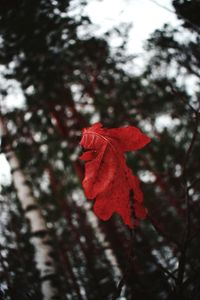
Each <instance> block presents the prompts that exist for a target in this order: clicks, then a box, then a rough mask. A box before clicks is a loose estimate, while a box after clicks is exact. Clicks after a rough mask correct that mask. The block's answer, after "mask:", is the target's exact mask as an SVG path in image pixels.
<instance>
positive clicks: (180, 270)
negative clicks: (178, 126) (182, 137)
mask: <svg viewBox="0 0 200 300" xmlns="http://www.w3.org/2000/svg"><path fill="white" fill-rule="evenodd" d="M192 111H194V109H192ZM198 126H199V110H195V124H194V130H193V134H192V139H191V141H190V144H189V146H188V149H187V151H186V154H185V159H184V162H183V172H182V180H183V189H184V194H185V204H186V226H185V230H184V234H183V243H182V249H181V253H180V257H179V264H178V275H177V281H176V288H177V289H178V292H180V291H181V287H182V284H183V279H184V273H185V267H186V254H187V251H188V247H189V242H190V235H191V203H190V196H189V187H191V185H190V186H189V187H188V179H187V165H188V163H189V159H190V156H191V154H192V151H193V148H194V144H195V142H196V140H197V135H198Z"/></svg>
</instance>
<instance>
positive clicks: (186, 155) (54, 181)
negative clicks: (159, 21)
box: [0, 0, 200, 300]
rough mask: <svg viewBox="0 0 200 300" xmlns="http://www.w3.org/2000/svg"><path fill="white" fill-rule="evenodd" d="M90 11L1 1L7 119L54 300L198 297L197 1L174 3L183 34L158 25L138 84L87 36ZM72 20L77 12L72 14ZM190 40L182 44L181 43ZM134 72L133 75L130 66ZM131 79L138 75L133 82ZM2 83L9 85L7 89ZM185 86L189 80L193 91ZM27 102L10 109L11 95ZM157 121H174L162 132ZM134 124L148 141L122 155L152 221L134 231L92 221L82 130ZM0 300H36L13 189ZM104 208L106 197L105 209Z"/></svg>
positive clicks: (0, 266)
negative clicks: (35, 209)
mask: <svg viewBox="0 0 200 300" xmlns="http://www.w3.org/2000/svg"><path fill="white" fill-rule="evenodd" d="M85 4H86V3H85V1H75V0H73V1H72V0H71V1H65V0H59V1H57V0H37V1H36V0H31V1H26V0H20V1H2V3H1V6H0V37H1V45H0V64H1V66H3V68H2V83H1V95H2V99H3V100H2V106H1V110H2V115H3V117H4V120H6V121H7V127H8V129H9V137H7V141H6V140H4V141H3V143H2V152H3V151H5V149H6V147H5V144H6V143H8V140H9V143H11V144H12V149H13V150H14V151H15V153H16V155H17V156H18V158H19V160H20V164H21V168H22V170H23V172H24V173H25V174H26V176H27V179H28V181H29V185H30V186H31V189H32V191H33V194H34V196H35V198H36V199H37V201H38V205H39V206H40V207H41V210H42V212H43V216H44V218H45V221H46V224H47V227H48V230H49V234H50V235H51V237H52V241H53V247H54V250H55V251H54V253H52V255H53V256H54V260H55V265H56V268H57V276H56V278H54V279H53V280H52V282H53V284H54V285H56V286H57V287H58V289H59V292H60V294H59V295H58V299H91V300H92V299H94V300H96V299H117V297H120V295H122V294H123V295H124V297H125V298H126V299H141V300H142V299H145V300H146V299H152V300H157V299H174V300H175V299H181V300H184V299H188V300H189V299H193V300H198V299H199V297H200V283H199V282H200V281H199V275H200V260H199V247H200V239H199V234H198V233H199V219H200V207H199V200H200V199H199V193H200V180H199V179H200V169H199V153H200V145H199V118H200V116H199V101H200V100H199V95H200V90H199V85H198V84H199V77H200V72H199V67H200V50H199V49H200V48H199V18H198V11H199V9H198V8H199V1H173V5H174V7H175V9H176V12H177V15H178V17H179V18H181V17H182V19H181V20H182V21H183V25H184V27H180V28H176V29H174V28H171V26H169V25H165V26H164V27H163V28H161V29H158V30H156V31H155V32H154V33H153V34H152V36H151V37H150V39H149V40H148V42H147V44H146V49H147V50H148V51H149V62H148V64H147V66H146V67H145V71H144V72H143V74H141V75H137V76H136V75H132V74H128V73H127V72H126V71H125V70H124V69H125V68H122V67H121V66H122V65H124V66H125V65H126V63H127V62H128V63H129V64H130V63H132V62H131V61H130V58H127V57H126V56H125V55H124V54H123V49H124V47H123V46H122V47H121V48H119V49H118V51H117V52H115V53H113V52H112V51H111V50H110V47H109V44H108V42H107V40H106V37H101V38H99V37H96V36H93V35H92V34H91V32H92V28H93V27H92V24H91V22H90V20H89V18H88V17H87V16H85V15H84V14H83V8H84V5H85ZM75 12H76V13H75ZM183 33H184V34H186V38H185V39H180V38H179V37H180V34H183ZM133 71H134V67H133ZM133 73H134V72H133ZM3 78H5V79H6V80H7V82H8V85H4V83H3ZM188 82H192V86H194V88H191V86H190V84H188ZM17 83H18V84H19V86H20V88H21V93H22V94H23V96H24V99H25V103H24V106H23V107H22V108H18V109H10V108H9V109H8V107H7V99H8V98H7V97H8V95H9V94H10V93H11V92H10V87H12V86H14V87H15V86H16V84H17ZM160 117H164V119H163V120H166V119H167V120H169V122H168V123H166V124H164V126H163V125H162V126H161V127H160V126H158V122H159V120H161V119H160ZM98 118H99V119H100V120H101V122H102V123H103V124H104V125H105V126H108V127H109V126H122V125H126V124H130V125H135V126H138V127H140V128H142V129H143V131H144V132H145V131H146V132H147V133H148V135H150V136H151V137H152V139H153V141H152V143H151V145H150V146H148V147H147V148H146V149H144V150H142V151H141V152H140V153H139V152H138V153H137V152H136V154H135V155H134V156H133V155H128V161H129V166H130V168H134V171H137V172H138V175H139V176H140V177H141V179H142V181H145V183H144V184H143V190H144V194H145V205H146V207H148V211H149V216H148V219H147V220H146V221H143V222H142V224H141V225H140V226H139V227H138V228H137V229H136V230H134V232H132V231H129V229H128V228H127V227H125V225H124V224H122V222H121V220H120V219H119V218H118V217H117V216H114V217H113V218H112V219H111V220H110V221H108V222H102V221H99V220H97V219H96V217H95V216H94V215H93V213H92V209H91V205H90V203H89V202H87V201H86V199H84V196H83V193H82V191H81V188H80V179H81V178H82V176H83V165H82V164H80V162H79V160H78V158H77V157H78V154H79V153H80V149H79V147H78V143H79V140H80V133H81V129H82V128H83V127H86V126H87V125H88V124H89V123H91V122H93V121H94V120H96V119H98ZM0 201H1V202H0V206H1V211H2V214H3V212H4V210H5V211H6V214H4V215H3V216H2V218H1V224H0V232H1V237H2V238H1V239H0V254H1V255H0V260H1V261H0V280H1V286H0V296H1V297H2V298H3V299H5V300H9V299H21V300H25V299H41V298H42V295H41V291H40V286H41V278H40V274H39V271H38V270H37V269H36V265H35V261H34V249H33V248H32V245H31V243H30V229H29V224H28V223H27V221H26V219H25V218H24V212H23V210H22V208H21V207H20V203H19V201H18V199H17V198H16V193H15V191H14V190H13V187H12V186H9V187H5V186H3V187H2V196H1V200H0ZM108 201H109V199H108Z"/></svg>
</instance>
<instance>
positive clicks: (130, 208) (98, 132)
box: [80, 123, 150, 227]
mask: <svg viewBox="0 0 200 300" xmlns="http://www.w3.org/2000/svg"><path fill="white" fill-rule="evenodd" d="M149 142H150V138H149V137H147V136H146V135H145V134H143V133H142V132H141V131H140V130H139V129H138V128H136V127H133V126H127V127H124V128H112V129H107V128H103V127H102V124H101V123H95V124H94V125H92V126H91V127H89V128H85V129H83V136H82V139H81V141H80V145H81V146H82V147H83V148H85V149H86V150H87V151H86V152H85V153H83V155H82V156H81V157H80V159H82V160H84V161H85V162H86V163H85V178H84V180H83V188H84V191H85V195H86V197H87V198H88V199H92V200H95V204H94V212H95V214H96V215H97V216H98V217H99V218H100V219H102V220H108V219H109V218H110V217H111V216H112V214H113V213H118V214H119V215H120V216H121V217H122V219H123V221H124V223H125V224H127V225H128V226H130V227H134V226H135V225H136V224H137V223H138V220H139V219H143V218H145V216H146V213H147V211H146V209H145V208H144V207H143V193H142V191H141V189H140V182H139V179H138V178H137V177H136V176H134V175H133V174H132V172H131V170H130V169H129V168H128V166H127V165H126V162H125V158H124V152H126V151H132V150H138V149H140V148H142V147H144V146H145V145H146V144H147V143H149ZM131 193H133V205H131V197H130V195H131ZM133 213H134V216H135V221H133V216H132V215H133Z"/></svg>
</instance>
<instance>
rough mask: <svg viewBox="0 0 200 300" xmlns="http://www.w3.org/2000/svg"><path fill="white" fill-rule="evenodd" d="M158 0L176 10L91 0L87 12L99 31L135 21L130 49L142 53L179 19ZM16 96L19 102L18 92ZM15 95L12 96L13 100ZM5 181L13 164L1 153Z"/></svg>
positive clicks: (148, 1) (137, 1)
mask: <svg viewBox="0 0 200 300" xmlns="http://www.w3.org/2000/svg"><path fill="white" fill-rule="evenodd" d="M154 1H156V2H157V3H158V4H161V5H162V6H165V7H166V8H169V9H170V10H173V7H172V6H171V1H170V0H89V4H88V6H87V7H86V9H85V12H86V13H87V14H88V15H89V17H90V18H91V21H92V23H94V24H96V25H97V30H96V33H97V34H102V33H104V32H106V31H108V30H109V29H112V28H113V27H114V26H117V25H118V24H119V23H121V22H128V23H130V24H132V29H131V31H130V36H129V43H128V52H129V53H130V54H141V53H143V49H142V47H143V43H144V41H145V40H146V39H147V38H148V37H149V35H150V34H151V33H152V32H153V31H154V30H155V29H157V28H161V27H162V26H163V24H164V23H170V24H172V25H174V26H178V23H179V22H178V21H177V19H176V16H175V14H173V13H171V12H169V11H168V10H167V9H164V8H161V7H160V6H159V5H156V4H155V3H154ZM112 45H113V46H116V45H117V41H116V40H112ZM138 64H141V60H138ZM13 99H14V102H15V103H16V95H15V97H13ZM13 99H12V97H11V98H10V101H11V102H12V100H13ZM18 100H19V101H17V103H19V104H20V99H18ZM14 102H13V104H14ZM22 102H23V101H22ZM5 181H6V182H10V172H9V165H8V163H7V161H6V159H5V156H4V155H3V154H0V183H1V182H5Z"/></svg>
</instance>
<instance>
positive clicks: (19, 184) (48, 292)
mask: <svg viewBox="0 0 200 300" xmlns="http://www.w3.org/2000/svg"><path fill="white" fill-rule="evenodd" d="M0 133H1V135H0V136H2V137H3V136H4V135H5V136H7V132H6V127H5V126H4V124H3V120H2V119H1V118H0ZM5 155H6V158H7V160H8V162H9V164H10V167H11V173H12V178H13V183H14V186H15V189H16V192H17V196H18V199H19V201H20V203H21V206H22V208H23V211H24V214H25V217H26V218H27V219H28V221H29V224H30V233H31V237H30V242H31V243H32V245H33V247H34V250H35V262H36V267H37V269H38V270H39V272H40V277H41V289H42V294H43V299H44V300H51V299H53V298H54V297H55V296H56V295H57V292H58V291H57V289H56V288H54V287H53V286H52V282H51V276H52V275H53V276H54V275H56V269H55V265H54V260H53V258H52V257H51V253H52V252H53V247H52V246H51V245H50V244H49V243H48V241H49V240H50V237H49V235H48V229H47V226H46V223H45V220H44V217H43V215H42V212H41V210H40V208H39V206H38V203H37V200H36V199H35V198H34V196H33V194H32V190H31V188H30V187H29V186H28V184H27V178H26V176H25V175H24V173H23V171H22V170H21V169H20V164H19V161H18V159H17V157H16V155H15V153H14V151H13V150H12V148H11V147H10V145H6V153H5Z"/></svg>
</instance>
